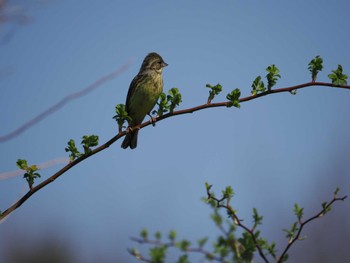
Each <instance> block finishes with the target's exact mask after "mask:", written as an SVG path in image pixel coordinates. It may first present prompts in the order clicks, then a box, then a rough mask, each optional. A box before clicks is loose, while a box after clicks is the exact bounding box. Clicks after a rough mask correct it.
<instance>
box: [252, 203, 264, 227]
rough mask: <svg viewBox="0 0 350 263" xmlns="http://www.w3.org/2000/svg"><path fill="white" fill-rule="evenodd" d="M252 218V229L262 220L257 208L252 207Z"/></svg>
mask: <svg viewBox="0 0 350 263" xmlns="http://www.w3.org/2000/svg"><path fill="white" fill-rule="evenodd" d="M253 220H254V226H253V229H255V228H256V227H257V226H258V225H261V223H262V220H263V216H260V215H259V214H258V210H257V209H256V208H253Z"/></svg>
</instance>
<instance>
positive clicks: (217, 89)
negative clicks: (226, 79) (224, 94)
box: [205, 83, 222, 104]
mask: <svg viewBox="0 0 350 263" xmlns="http://www.w3.org/2000/svg"><path fill="white" fill-rule="evenodd" d="M205 86H206V87H207V88H209V89H210V90H209V97H208V104H209V103H211V101H212V100H213V99H214V97H215V96H216V95H219V94H220V92H221V91H222V86H221V85H220V84H219V83H218V84H216V85H215V86H212V85H210V84H207V85H205Z"/></svg>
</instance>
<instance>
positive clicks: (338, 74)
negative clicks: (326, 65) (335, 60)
mask: <svg viewBox="0 0 350 263" xmlns="http://www.w3.org/2000/svg"><path fill="white" fill-rule="evenodd" d="M328 78H329V79H330V80H332V84H333V85H346V84H347V79H348V76H347V75H344V74H343V67H342V66H341V65H338V68H337V69H336V70H332V73H331V74H329V75H328Z"/></svg>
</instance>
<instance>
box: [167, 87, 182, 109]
mask: <svg viewBox="0 0 350 263" xmlns="http://www.w3.org/2000/svg"><path fill="white" fill-rule="evenodd" d="M168 93H169V95H168V96H167V100H168V101H169V102H170V107H169V110H170V112H173V111H174V109H175V108H176V107H177V106H179V105H180V103H181V102H182V96H181V93H180V92H179V90H178V88H172V89H170V90H169V91H168Z"/></svg>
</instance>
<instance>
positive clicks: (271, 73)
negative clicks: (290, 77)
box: [266, 64, 281, 91]
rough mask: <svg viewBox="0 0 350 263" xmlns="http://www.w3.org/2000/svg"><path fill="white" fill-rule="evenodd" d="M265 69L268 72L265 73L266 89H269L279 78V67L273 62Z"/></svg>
mask: <svg viewBox="0 0 350 263" xmlns="http://www.w3.org/2000/svg"><path fill="white" fill-rule="evenodd" d="M266 71H267V72H268V74H267V75H266V78H267V89H268V90H269V91H270V90H271V88H272V87H273V86H275V85H276V83H277V80H278V79H279V78H281V75H280V74H279V72H280V71H279V69H278V68H277V67H276V66H275V65H274V64H272V65H270V66H268V67H267V68H266Z"/></svg>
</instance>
